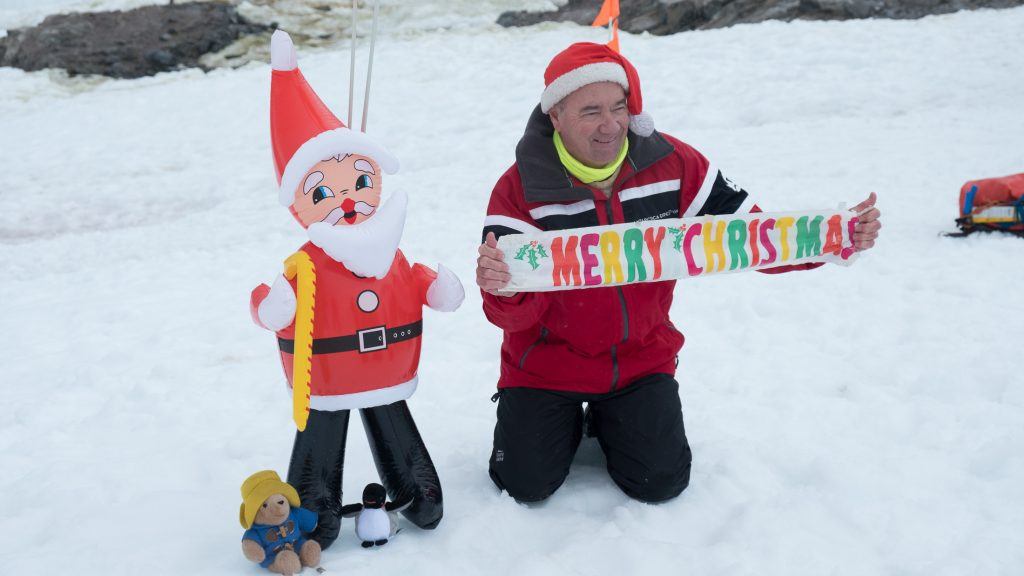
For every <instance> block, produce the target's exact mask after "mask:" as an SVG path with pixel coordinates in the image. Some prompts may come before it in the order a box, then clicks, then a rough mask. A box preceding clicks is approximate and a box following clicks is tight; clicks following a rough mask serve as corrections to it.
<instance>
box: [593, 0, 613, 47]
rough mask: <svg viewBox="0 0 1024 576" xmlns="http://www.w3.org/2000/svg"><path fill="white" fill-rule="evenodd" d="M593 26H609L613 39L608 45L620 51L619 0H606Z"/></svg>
mask: <svg viewBox="0 0 1024 576" xmlns="http://www.w3.org/2000/svg"><path fill="white" fill-rule="evenodd" d="M591 26H608V27H609V28H611V40H610V41H609V42H608V47H609V48H611V49H612V50H615V51H616V52H619V0H604V4H602V5H601V11H600V12H598V14H597V18H594V22H593V23H592V24H591Z"/></svg>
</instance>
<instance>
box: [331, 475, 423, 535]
mask: <svg viewBox="0 0 1024 576" xmlns="http://www.w3.org/2000/svg"><path fill="white" fill-rule="evenodd" d="M385 500H387V493H386V492H385V491H384V487H383V486H381V485H380V484H376V483H373V484H367V485H366V488H364V489H363V503H362V504H348V505H345V506H343V507H342V508H341V515H342V516H343V517H345V518H355V519H356V536H357V537H358V538H359V539H360V540H362V541H363V548H370V547H373V546H383V545H385V544H387V543H388V539H389V538H391V537H393V536H394V535H395V534H397V533H398V530H399V528H398V512H399V511H401V510H404V509H405V508H407V507H409V505H410V504H412V499H411V498H409V499H407V500H406V501H405V502H385Z"/></svg>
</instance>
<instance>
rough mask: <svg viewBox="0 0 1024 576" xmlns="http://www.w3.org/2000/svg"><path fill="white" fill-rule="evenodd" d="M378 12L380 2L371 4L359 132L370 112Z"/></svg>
mask: <svg viewBox="0 0 1024 576" xmlns="http://www.w3.org/2000/svg"><path fill="white" fill-rule="evenodd" d="M379 11H380V1H379V0H374V2H373V28H372V29H371V31H370V62H369V64H368V65H367V66H366V94H365V95H364V96H363V122H362V126H361V128H360V130H362V131H363V132H366V116H367V114H368V113H369V110H370V76H371V75H372V74H373V48H374V45H375V44H376V43H377V15H378V13H379Z"/></svg>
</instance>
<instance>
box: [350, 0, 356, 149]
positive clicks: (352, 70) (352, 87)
mask: <svg viewBox="0 0 1024 576" xmlns="http://www.w3.org/2000/svg"><path fill="white" fill-rule="evenodd" d="M356 2H358V0H352V28H351V30H352V48H351V50H350V51H351V53H352V58H351V61H350V62H349V66H348V127H349V129H351V128H352V101H353V99H354V98H355V93H356Z"/></svg>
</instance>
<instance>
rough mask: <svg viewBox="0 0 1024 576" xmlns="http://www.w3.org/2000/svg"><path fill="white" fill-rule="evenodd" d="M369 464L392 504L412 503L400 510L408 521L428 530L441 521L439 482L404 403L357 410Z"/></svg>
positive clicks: (441, 504) (435, 470) (441, 508)
mask: <svg viewBox="0 0 1024 576" xmlns="http://www.w3.org/2000/svg"><path fill="white" fill-rule="evenodd" d="M359 412H360V415H361V416H362V418H363V426H364V428H366V437H367V439H368V440H369V441H370V451H371V452H372V454H373V462H374V464H376V465H377V473H378V474H379V475H380V479H381V484H383V485H384V488H385V489H386V490H387V493H388V499H389V500H391V501H392V502H406V501H408V500H412V505H410V506H409V507H408V508H406V509H404V510H402V515H403V516H405V517H406V518H407V519H408V520H409V521H410V522H412V523H413V524H415V525H417V526H419V527H420V528H423V529H424V530H432V529H434V528H436V527H437V525H438V524H440V522H441V516H443V514H444V501H443V498H442V495H441V480H440V479H439V478H438V477H437V469H436V468H434V462H433V461H432V460H431V459H430V453H429V452H427V447H426V445H424V443H423V438H421V437H420V432H419V430H418V429H417V428H416V422H415V421H414V420H413V418H412V414H411V413H410V412H409V407H408V405H406V403H405V401H404V400H403V401H399V402H395V403H393V404H388V405H387V406H378V407H376V408H364V409H362V410H360V411H359Z"/></svg>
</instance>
